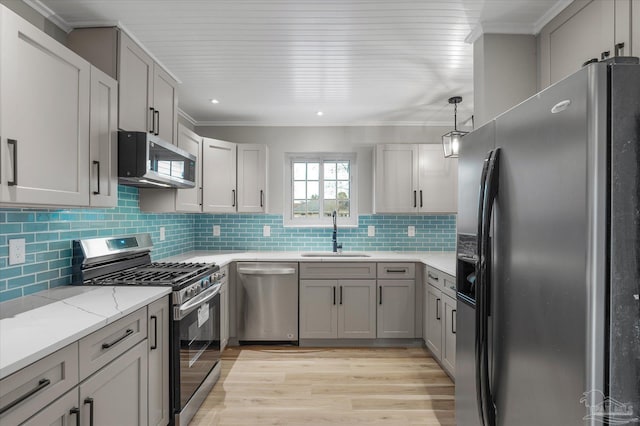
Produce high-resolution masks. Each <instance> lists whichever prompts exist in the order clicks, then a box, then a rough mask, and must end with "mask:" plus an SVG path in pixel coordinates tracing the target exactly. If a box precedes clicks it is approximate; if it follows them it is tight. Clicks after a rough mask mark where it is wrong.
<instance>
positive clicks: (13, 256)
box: [9, 238, 25, 265]
mask: <svg viewBox="0 0 640 426" xmlns="http://www.w3.org/2000/svg"><path fill="white" fill-rule="evenodd" d="M24 262H25V239H24V238H17V239H15V240H9V265H19V264H21V263H24Z"/></svg>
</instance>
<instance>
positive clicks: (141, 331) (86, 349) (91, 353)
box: [80, 307, 147, 380]
mask: <svg viewBox="0 0 640 426" xmlns="http://www.w3.org/2000/svg"><path fill="white" fill-rule="evenodd" d="M146 337H147V308H146V307H144V308H142V309H138V310H137V311H135V312H134V313H132V314H130V315H127V316H126V317H124V318H121V319H119V320H118V321H116V322H114V323H112V324H109V325H108V326H106V327H104V328H101V329H100V330H98V331H96V332H95V333H92V334H90V335H88V336H87V337H85V338H83V339H81V340H80V380H84V379H86V378H87V377H89V376H90V375H91V374H93V373H94V372H96V371H97V370H99V369H100V368H102V367H104V366H105V365H106V364H108V363H109V362H111V361H112V360H114V359H115V358H117V357H118V356H120V355H121V354H123V353H124V352H126V351H127V350H128V349H129V348H132V347H133V346H135V345H136V343H138V342H141V341H142V340H144V339H145V338H146Z"/></svg>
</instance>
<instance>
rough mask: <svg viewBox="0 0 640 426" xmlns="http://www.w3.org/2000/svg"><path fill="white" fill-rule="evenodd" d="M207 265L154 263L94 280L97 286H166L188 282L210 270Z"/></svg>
mask: <svg viewBox="0 0 640 426" xmlns="http://www.w3.org/2000/svg"><path fill="white" fill-rule="evenodd" d="M211 267H212V265H210V264H207V263H177V262H154V263H150V264H148V265H142V266H136V267H133V268H130V269H125V270H123V271H118V272H113V273H111V274H108V275H103V276H101V277H97V278H94V279H93V280H92V284H97V285H154V286H158V285H168V286H176V285H180V284H182V283H185V282H188V281H189V280H191V279H194V278H196V277H198V276H199V275H201V274H204V273H207V272H208V271H210V270H211Z"/></svg>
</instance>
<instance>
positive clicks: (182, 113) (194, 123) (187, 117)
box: [178, 108, 198, 126]
mask: <svg viewBox="0 0 640 426" xmlns="http://www.w3.org/2000/svg"><path fill="white" fill-rule="evenodd" d="M178 115H179V116H181V117H182V118H184V119H185V120H187V121H188V122H189V123H190V124H191V125H192V126H197V125H198V122H197V121H196V119H195V118H193V117H192V116H190V115H189V114H187V113H186V112H185V111H184V110H183V109H182V108H178Z"/></svg>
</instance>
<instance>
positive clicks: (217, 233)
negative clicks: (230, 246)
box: [213, 225, 220, 237]
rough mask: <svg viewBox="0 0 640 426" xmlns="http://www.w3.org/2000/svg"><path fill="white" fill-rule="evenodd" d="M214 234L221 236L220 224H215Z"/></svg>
mask: <svg viewBox="0 0 640 426" xmlns="http://www.w3.org/2000/svg"><path fill="white" fill-rule="evenodd" d="M213 236H214V237H219V236H220V225H213Z"/></svg>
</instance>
